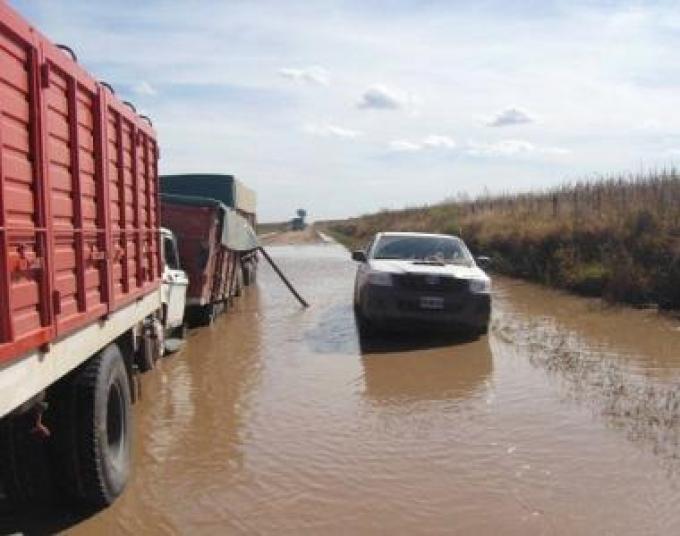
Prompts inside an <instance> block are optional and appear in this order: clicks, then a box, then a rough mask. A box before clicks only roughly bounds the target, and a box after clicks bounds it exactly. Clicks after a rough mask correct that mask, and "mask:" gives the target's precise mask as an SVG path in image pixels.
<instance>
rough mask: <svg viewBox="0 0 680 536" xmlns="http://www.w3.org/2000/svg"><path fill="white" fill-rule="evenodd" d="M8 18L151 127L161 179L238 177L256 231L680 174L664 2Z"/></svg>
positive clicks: (139, 9)
mask: <svg viewBox="0 0 680 536" xmlns="http://www.w3.org/2000/svg"><path fill="white" fill-rule="evenodd" d="M10 4H11V5H13V6H14V7H15V8H16V9H17V10H18V11H19V12H21V13H22V14H23V15H24V16H26V17H27V18H28V19H29V20H30V21H31V22H32V23H34V24H35V25H36V26H37V27H38V28H40V29H41V30H42V31H43V33H45V34H47V35H48V36H49V37H50V38H51V39H52V40H54V41H56V42H61V43H66V44H68V45H70V46H71V47H72V48H74V49H75V51H76V52H77V54H78V57H79V61H80V62H81V63H82V64H84V65H85V66H86V67H87V69H88V70H89V71H90V72H91V73H93V75H94V76H95V77H96V78H98V79H103V80H106V81H108V82H109V83H111V84H112V85H113V86H114V87H115V88H116V90H117V92H118V94H119V95H121V96H122V97H123V98H125V99H128V100H131V101H133V102H134V103H135V104H136V105H137V108H138V109H139V110H141V111H142V112H143V113H146V114H148V115H150V116H151V117H152V119H153V120H154V124H155V126H156V128H157V130H158V134H159V138H160V143H161V145H162V159H161V171H162V172H166V173H171V172H211V171H212V172H223V173H233V174H235V175H236V176H238V177H240V178H241V179H242V180H244V181H245V182H246V183H248V184H249V185H251V186H253V187H254V188H255V189H256V190H257V192H258V196H259V198H258V200H259V207H260V209H259V210H260V218H261V220H263V221H266V220H279V219H284V218H288V217H291V216H292V215H293V212H294V210H295V209H296V208H298V207H305V208H307V210H308V211H309V213H310V216H311V217H312V218H314V219H322V218H328V217H342V216H350V215H356V214H360V213H365V212H369V211H374V210H378V209H381V208H396V207H402V206H407V205H417V204H423V203H430V202H437V201H440V200H443V199H445V198H448V197H453V196H456V195H458V194H459V193H465V194H468V195H471V196H474V195H476V194H479V193H482V192H484V191H491V192H506V191H518V190H527V189H531V188H543V187H548V186H551V185H555V184H559V183H562V182H565V181H573V180H576V179H580V178H583V177H588V176H593V175H595V174H608V173H614V172H620V171H639V170H640V169H650V168H657V167H663V166H669V165H671V164H672V163H673V162H675V161H677V160H678V159H679V158H680V135H679V133H678V130H677V127H676V125H678V124H680V107H679V106H678V105H677V103H678V94H679V92H678V91H679V90H680V62H678V61H677V50H678V49H679V47H680V11H678V10H677V9H676V7H675V6H674V4H673V3H672V2H656V3H654V2H614V1H607V2H599V3H598V2H583V3H579V2H574V1H572V2H549V1H527V2H512V1H505V2H502V1H479V2H455V1H444V0H395V1H388V0H378V1H373V2H369V1H360V0H335V1H331V0H328V1H319V2H308V1H303V0H289V1H285V2H284V1H280V0H279V1H245V0H244V1H223V2H218V1H212V2H211V1H201V2H187V1H170V0H156V1H154V0H149V1H135V2H132V1H126V0H123V1H118V2H92V1H87V2H85V1H84V2H76V1H74V0H70V1H66V0H63V1H61V0H10Z"/></svg>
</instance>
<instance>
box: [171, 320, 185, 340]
mask: <svg viewBox="0 0 680 536" xmlns="http://www.w3.org/2000/svg"><path fill="white" fill-rule="evenodd" d="M187 330H188V326H187V323H186V322H184V323H182V325H181V326H177V327H176V328H175V329H173V330H171V333H170V337H169V338H172V339H182V340H184V339H186V338H187Z"/></svg>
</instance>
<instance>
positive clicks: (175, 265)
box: [161, 228, 189, 339]
mask: <svg viewBox="0 0 680 536" xmlns="http://www.w3.org/2000/svg"><path fill="white" fill-rule="evenodd" d="M161 240H162V243H163V246H162V250H163V276H162V280H161V302H162V304H163V316H164V318H163V325H164V328H165V335H166V338H167V337H175V338H180V339H182V338H184V331H185V328H184V326H185V323H184V309H185V306H186V296H187V287H188V286H189V278H188V277H187V274H186V272H184V270H182V267H181V266H180V262H179V254H178V250H177V240H176V238H175V235H174V234H173V233H172V231H170V230H169V229H165V228H161Z"/></svg>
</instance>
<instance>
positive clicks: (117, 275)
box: [0, 1, 162, 506]
mask: <svg viewBox="0 0 680 536" xmlns="http://www.w3.org/2000/svg"><path fill="white" fill-rule="evenodd" d="M158 157H159V151H158V145H157V141H156V135H155V133H154V130H153V128H152V127H151V125H150V122H149V121H147V120H145V119H144V118H142V117H140V116H138V115H137V114H136V113H135V112H134V110H133V109H132V108H131V107H130V106H128V105H126V104H125V103H123V102H121V101H120V100H118V98H116V96H115V95H114V94H113V92H112V90H111V89H110V87H109V86H107V85H105V84H102V83H98V82H97V81H95V80H94V79H93V78H92V77H91V76H90V75H89V74H88V73H87V72H86V71H85V70H83V69H82V68H81V67H80V66H79V65H78V64H77V62H76V61H75V58H74V57H73V58H71V57H68V56H67V55H66V54H65V51H64V50H62V49H60V48H59V47H58V46H56V45H54V44H52V43H51V42H50V41H49V40H48V39H47V38H46V37H44V36H43V35H42V34H40V33H39V32H38V31H37V30H35V29H34V28H33V27H31V26H30V25H29V24H28V22H26V21H25V20H24V19H23V18H22V17H21V16H19V15H18V14H17V13H16V12H15V11H13V10H12V9H11V8H10V7H8V6H7V5H6V4H5V3H4V2H1V1H0V476H1V480H2V486H3V488H4V490H5V493H6V494H7V495H8V497H9V498H10V499H12V500H15V501H17V502H20V501H23V500H25V501H32V500H33V499H34V497H35V496H36V494H38V493H39V492H40V491H41V490H43V489H44V488H45V486H46V483H47V482H52V484H54V485H55V486H56V487H58V489H59V490H62V492H66V493H68V494H70V495H72V497H73V498H74V499H76V500H78V501H79V502H86V503H89V504H91V505H93V506H104V505H107V504H109V503H111V502H112V501H113V500H114V499H115V498H116V497H117V496H118V495H119V494H120V493H121V491H122V489H123V487H124V486H125V483H126V481H127V478H128V475H129V472H130V464H131V456H130V448H131V441H130V438H131V435H130V434H131V427H132V420H131V419H132V416H131V409H130V404H131V401H132V399H133V398H134V395H135V389H133V386H134V383H133V372H134V371H135V370H137V369H140V368H141V369H145V368H149V367H150V366H151V364H152V363H153V360H154V359H155V358H156V357H157V356H158V355H159V354H160V353H161V350H160V349H159V347H158V346H159V345H158V339H159V335H158V330H159V328H158V324H159V319H160V318H161V315H162V309H161V307H162V306H161V294H160V290H159V285H160V277H161V271H162V255H161V252H160V248H159V234H160V210H159V209H160V207H159V202H158V188H159V181H158V166H157V162H158Z"/></svg>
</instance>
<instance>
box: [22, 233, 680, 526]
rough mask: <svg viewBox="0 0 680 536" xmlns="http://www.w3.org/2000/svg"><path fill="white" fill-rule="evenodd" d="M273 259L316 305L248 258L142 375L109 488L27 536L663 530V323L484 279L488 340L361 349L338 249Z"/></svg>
mask: <svg viewBox="0 0 680 536" xmlns="http://www.w3.org/2000/svg"><path fill="white" fill-rule="evenodd" d="M271 254H272V255H273V256H274V257H275V258H276V259H277V260H278V262H279V263H280V264H281V266H282V268H283V269H284V271H285V272H286V273H287V274H288V275H289V276H290V277H291V279H292V280H293V281H294V282H295V283H296V284H297V285H298V287H299V289H300V290H301V292H302V294H303V295H304V296H305V297H306V298H307V299H308V301H310V302H311V303H312V307H311V308H310V309H309V310H302V309H300V308H299V307H298V305H297V304H296V302H295V301H294V300H293V298H292V297H291V296H290V295H289V294H288V292H287V291H286V290H285V288H284V287H283V286H282V285H281V284H280V282H279V281H278V280H276V279H275V276H274V274H273V273H272V272H271V270H269V269H268V268H267V267H264V266H263V268H262V270H261V272H260V280H259V283H258V288H256V289H252V290H251V291H249V292H248V293H247V295H246V296H244V297H242V298H241V299H240V301H239V303H238V305H237V306H236V308H235V309H234V310H232V311H231V312H230V313H229V314H227V315H225V316H223V317H221V318H220V320H219V321H218V322H217V323H216V325H215V326H214V327H212V328H210V329H204V330H200V331H196V332H194V333H192V334H191V336H190V340H189V342H188V344H187V345H186V347H185V348H184V349H183V350H182V351H181V352H179V353H178V354H175V355H174V356H172V357H170V358H168V359H166V360H165V361H164V362H163V363H162V366H161V367H160V369H159V370H157V371H156V373H155V374H150V375H147V376H148V377H145V378H144V380H143V396H144V398H143V400H142V402H141V403H139V404H137V406H136V408H135V419H136V428H135V429H136V432H137V434H136V437H135V444H134V449H135V460H134V475H133V478H132V481H131V482H130V484H129V486H128V488H127V490H126V492H125V494H124V495H123V496H122V497H121V498H120V499H119V500H118V501H117V502H116V503H115V504H114V505H113V506H112V507H111V508H109V509H107V510H105V511H103V512H100V513H99V514H96V515H94V516H93V517H90V518H87V519H79V520H77V521H75V520H71V521H64V520H61V521H59V522H57V521H53V522H52V523H53V524H52V525H50V524H49V523H50V521H49V520H36V519H33V521H32V523H33V524H32V525H30V524H29V525H25V526H24V527H23V528H26V527H28V528H31V527H33V528H35V527H36V526H38V527H41V528H42V529H49V530H65V531H68V532H70V533H73V534H98V533H101V534H104V533H123V534H153V533H165V534H175V533H177V534H181V533H188V534H277V535H279V534H291V535H299V534H522V535H525V534H598V535H599V534H617V535H621V534H635V535H640V534H680V509H679V508H678V504H680V472H679V471H678V467H680V463H679V462H680V437H679V435H680V433H679V430H680V407H679V406H680V396H676V393H678V379H679V378H680V351H679V350H680V323H678V322H677V321H673V320H671V319H663V318H660V317H659V316H658V315H656V314H654V313H650V312H643V311H633V310H629V309H604V308H603V307H602V306H601V305H600V304H599V302H597V301H589V300H583V299H580V298H574V297H571V296H567V295H564V294H561V293H558V292H553V291H549V290H546V289H543V288H540V287H537V286H534V285H530V284H526V283H519V282H516V281H513V280H507V279H500V278H498V279H496V280H495V291H494V320H493V327H492V330H491V333H490V335H489V336H488V337H484V338H482V339H480V340H477V341H463V340H439V339H438V338H436V337H435V338H433V337H423V338H420V339H417V338H411V339H396V340H389V341H388V340H383V341H374V342H372V343H370V344H363V345H361V344H360V343H359V340H358V338H357V333H356V328H355V325H354V319H353V313H352V307H351V295H352V285H353V275H354V269H355V267H354V265H353V263H352V262H351V261H350V260H349V255H348V253H347V252H346V250H344V249H343V248H342V247H340V246H338V245H335V244H324V245H301V246H295V247H290V246H279V247H272V248H271ZM36 523H37V525H36ZM40 523H42V524H40ZM14 528H15V529H16V530H21V529H22V526H21V525H20V524H17V525H16V526H15V527H14Z"/></svg>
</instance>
